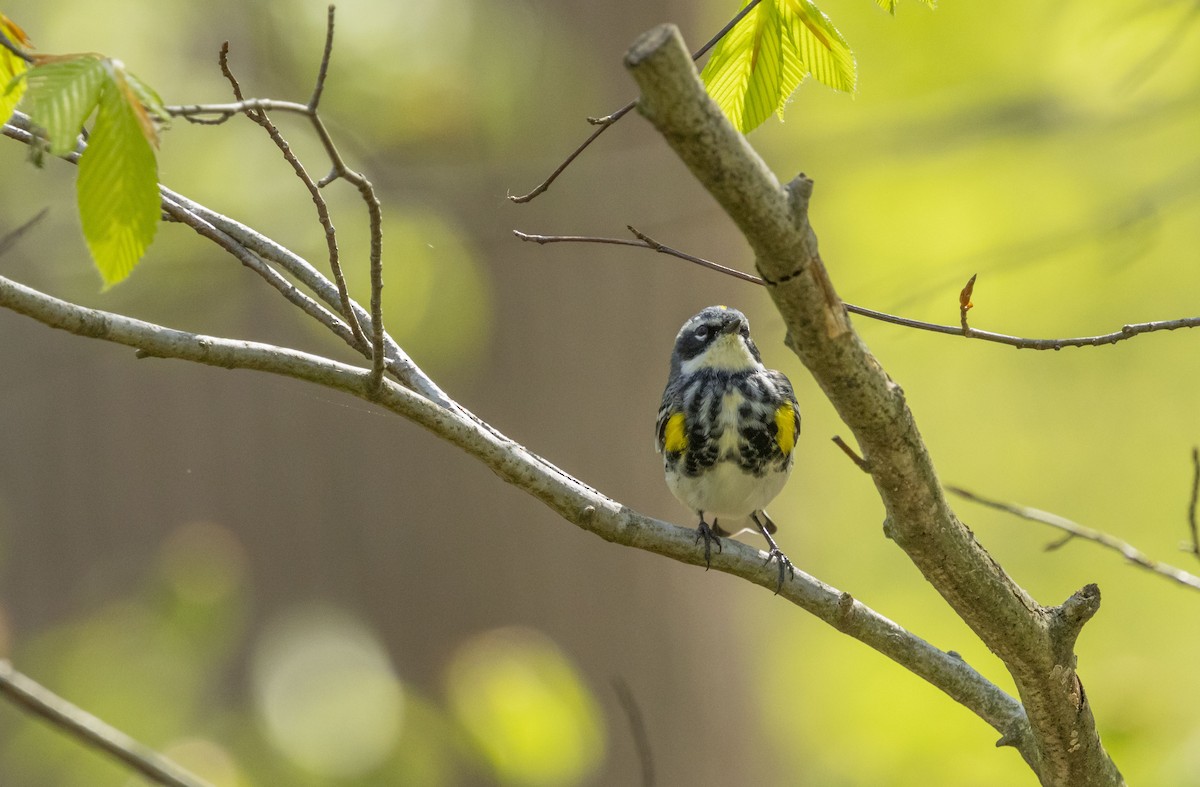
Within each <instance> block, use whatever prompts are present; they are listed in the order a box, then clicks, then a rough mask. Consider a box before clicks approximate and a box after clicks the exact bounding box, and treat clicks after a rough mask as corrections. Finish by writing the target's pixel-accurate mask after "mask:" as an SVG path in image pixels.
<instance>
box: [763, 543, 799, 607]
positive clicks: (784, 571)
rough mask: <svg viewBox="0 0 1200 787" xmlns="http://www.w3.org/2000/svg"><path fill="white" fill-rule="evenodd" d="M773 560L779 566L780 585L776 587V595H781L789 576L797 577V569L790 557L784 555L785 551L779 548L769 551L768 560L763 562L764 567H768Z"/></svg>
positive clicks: (772, 548)
mask: <svg viewBox="0 0 1200 787" xmlns="http://www.w3.org/2000/svg"><path fill="white" fill-rule="evenodd" d="M772 560H774V561H775V562H777V563H778V564H779V583H778V584H777V585H775V595H777V596H778V595H779V591H781V590H783V582H784V580H785V579H786V577H787V576H791V577H792V578H793V579H795V577H796V567H795V566H793V565H792V561H791V560H789V559H788V556H787V555H785V554H783V550H782V549H780V548H779V547H771V548H770V549H769V550H767V559H766V560H764V561H763V565H764V566H765V565H767V564H768V563H770V562H771V561H772Z"/></svg>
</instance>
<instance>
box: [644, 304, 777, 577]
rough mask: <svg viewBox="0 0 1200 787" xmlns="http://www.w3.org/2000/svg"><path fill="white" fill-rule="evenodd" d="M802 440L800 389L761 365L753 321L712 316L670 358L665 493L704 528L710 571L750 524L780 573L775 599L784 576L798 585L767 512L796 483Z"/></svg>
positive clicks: (679, 341)
mask: <svg viewBox="0 0 1200 787" xmlns="http://www.w3.org/2000/svg"><path fill="white" fill-rule="evenodd" d="M799 435H800V406H799V404H798V403H797V401H796V394H795V391H794V390H793V388H792V383H791V381H790V380H788V378H787V376H786V375H785V374H783V373H782V372H779V371H776V370H774V369H768V368H767V367H766V366H764V365H763V362H762V356H761V354H760V353H759V351H758V347H757V346H755V344H754V340H753V339H751V338H750V322H749V320H747V319H746V315H745V314H743V313H742V312H740V311H738V310H737V309H732V308H729V307H726V306H709V307H708V308H705V309H703V310H702V311H700V312H699V313H698V314H696V315H695V316H693V317H692V318H691V319H689V320H688V321H687V322H685V323H684V324H683V327H682V328H680V329H679V333H678V335H676V337H675V346H674V349H673V350H672V352H671V366H670V372H669V373H668V376H667V385H666V389H665V390H664V391H663V397H662V404H661V405H660V406H659V409H658V421H657V424H656V441H655V446H656V448H657V449H658V452H659V453H660V454H662V457H663V467H664V470H665V472H666V479H667V487H668V488H669V489H670V490H671V492H672V493H673V494H674V495H675V497H676V498H677V499H678V500H679V502H681V503H682V504H683V505H684V506H686V507H687V508H688V509H690V510H691V511H694V512H695V513H696V514H697V515H698V516H699V518H700V523H699V525H698V526H697V528H696V539H695V543H697V544H699V543H700V542H701V541H703V542H704V564H705V566H706V567H711V565H712V547H713V545H714V544H715V545H716V547H717V551H718V552H719V551H721V549H722V547H721V538H722V537H723V536H724V537H729V536H732V535H737V534H738V533H741V532H744V531H746V530H749V529H750V528H747V527H740V528H738V529H736V530H731V529H730V527H736V526H737V525H741V524H743V523H745V522H746V520H747V519H749V520H750V521H751V522H753V523H754V527H755V528H757V530H758V532H759V533H761V534H762V536H763V537H764V538H765V539H766V540H767V544H768V546H769V547H770V549H769V551H768V552H767V560H766V562H767V563H770V562H771V561H772V560H774V561H776V563H777V564H778V566H779V582H778V584H777V585H776V588H775V592H776V594H778V593H779V591H780V590H782V589H783V583H784V579H785V575H787V574H789V573H790V574H791V576H793V577H794V576H795V568H794V567H793V565H792V562H791V560H789V559H788V557H787V556H786V555H785V554H784V553H783V551H782V550H781V549H780V548H779V545H778V544H776V543H775V539H774V538H772V534H773V533H775V532H776V530H777V528H776V526H775V523H774V522H773V521H771V518H770V517H769V516H767V512H766V511H765V510H763V509H764V507H765V506H766V505H767V504H768V503H770V502H771V501H772V500H774V499H775V497H776V496H777V495H778V494H779V492H780V491H781V490H782V489H783V486H784V483H785V482H786V481H787V479H788V476H789V474H790V473H791V470H792V464H793V457H794V454H795V448H796V439H797V438H798V437H799ZM706 515H707V516H711V517H712V524H711V525H710V524H709V523H708V522H707V521H706V519H705V516H706ZM722 521H724V522H725V523H726V525H728V526H730V527H722V526H721V525H720V524H719V522H722Z"/></svg>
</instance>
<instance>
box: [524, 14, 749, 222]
mask: <svg viewBox="0 0 1200 787" xmlns="http://www.w3.org/2000/svg"><path fill="white" fill-rule="evenodd" d="M760 2H762V0H750V2H748V3H746V5H744V6H742V9H741V10H740V11H738V12H737V13H736V14H734V16H733V18H732V19H730V20H729V21H728V22H726V23H725V26H724V27H722V28H721V29H720V30H718V31H717V32H716V35H714V36H713V37H712V38H710V39H709V40H708V43H706V44H705V45H704V46H702V47H700V48H699V49H697V50H696V51H695V52H694V53H692V60H699V59H700V58H702V57H704V54H705V53H706V52H708V50H710V49H712V48H713V47H714V46H716V45H717V42H718V41H720V40H721V39H722V38H724V37H725V35H726V33H728V32H729V31H730V30H732V29H733V28H734V26H735V25H736V24H737V23H738V22H740V21H742V19H743V18H745V16H746V14H748V13H750V12H751V11H753V10H754V7H755V6H756V5H758V4H759V3H760ZM636 104H637V102H636V101H630V102H629V103H628V104H626V105H625V106H623V107H621V108H620V109H618V110H617V111H616V112H613V113H611V114H608V115H605V116H604V117H598V118H588V122H589V123H591V124H592V125H594V126H596V127H597V128H596V130H595V131H593V132H592V133H591V134H590V135H589V136H588V138H587V139H585V140H584V141H583V142H581V143H580V144H579V146H578V147H576V148H575V149H574V150H573V151H571V152H570V154H568V155H567V157H566V158H565V159H564V160H563V162H562V163H561V164H559V165H558V166H557V167H556V168H555V169H554V171H553V172H551V173H550V175H549V176H548V177H547V178H546V179H545V180H543V181H542V182H541V183H539V184H538V185H537V186H536V187H534V189H533V191H530V192H529V193H527V194H522V195H520V196H513V195H512V194H509V195H508V198H509V199H510V200H511V201H513V202H516V203H517V204H521V203H524V202H529V201H530V200H532V199H533V198H534V197H536V196H538V195H539V194H541V193H542V192H544V191H545V190H546V189H548V188H550V184H551V183H553V182H554V181H556V180H558V176H559V175H561V174H563V173H564V172H566V171H567V167H569V166H571V164H572V163H573V162H574V161H575V159H577V158H579V156H580V155H581V154H582V153H583V151H585V150H587V149H588V148H589V147H590V146H591V144H592V143H593V142H595V141H596V140H597V139H599V138H600V135H601V134H603V133H604V132H605V131H607V130H608V128H609V126H612V125H613V124H614V123H616V122H617V121H618V120H620V119H621V118H623V117H625V116H626V115H628V114H629V112H630V110H632V109H633V108H634V106H635V105H636Z"/></svg>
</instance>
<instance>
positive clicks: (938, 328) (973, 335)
mask: <svg viewBox="0 0 1200 787" xmlns="http://www.w3.org/2000/svg"><path fill="white" fill-rule="evenodd" d="M627 229H628V230H629V231H630V232H632V233H633V234H634V236H635V237H636V240H634V239H631V238H601V237H595V236H591V235H533V234H530V233H527V232H521V231H519V230H513V235H515V236H516V237H517V238H519V239H521V240H523V241H529V242H531V243H536V244H538V245H540V246H544V245H546V244H547V243H599V244H608V245H613V246H633V247H634V248H638V249H649V250H651V251H656V252H659V253H660V254H666V255H668V256H671V257H677V258H678V259H681V260H684V261H686V262H690V263H693V264H695V265H699V266H701V267H703V268H708V269H709V270H714V271H717V272H718V273H723V274H725V275H726V276H732V277H733V278H735V279H741V280H742V281H745V282H749V283H751V284H757V285H760V286H766V282H765V281H763V279H762V277H761V276H755V275H754V274H751V273H746V272H745V271H740V270H738V269H737V268H731V267H729V266H728V265H722V264H720V263H718V262H713V261H712V260H706V259H704V258H703V257H697V256H695V255H692V254H688V253H687V252H684V251H680V250H679V249H674V248H671V247H670V246H667V245H665V244H662V243H659V242H658V241H656V240H654V239H653V238H651V237H650V236H649V235H646V234H645V233H644V232H639V231H638V230H636V229H634V228H633V227H627ZM974 280H975V277H974V276H972V277H971V282H972V286H974V284H973V283H974ZM964 292H965V290H964ZM968 297H969V293H968ZM842 307H843V308H844V309H845V310H846V311H848V312H850V313H851V314H857V315H860V316H862V317H869V318H871V319H872V320H879V321H881V322H886V323H891V324H892V325H900V326H903V327H905V328H914V329H916V330H918V331H931V332H933V333H941V334H945V335H948V336H959V337H966V338H967V339H980V340H982V341H985V342H993V343H995V344H1006V345H1008V346H1009V347H1016V348H1017V349H1018V350H1062V349H1064V348H1066V347H1101V346H1104V345H1109V344H1116V343H1117V342H1120V341H1124V340H1126V339H1132V338H1133V337H1134V336H1141V335H1142V334H1144V333H1155V332H1157V331H1175V330H1179V329H1180V328H1200V317H1180V318H1178V319H1174V320H1155V321H1153V322H1141V323H1131V324H1128V325H1123V326H1121V329H1120V330H1117V331H1112V332H1111V333H1103V334H1099V335H1097V336H1076V337H1070V338H1062V339H1030V338H1026V337H1023V336H1009V335H1008V334H1004V333H994V332H992V331H980V330H978V329H976V328H967V327H966V319H967V318H966V311H965V309H963V310H962V311H961V314H960V324H959V325H957V326H954V325H941V324H939V323H936V322H925V321H924V320H914V319H911V318H909V317H901V316H899V315H896V314H888V313H887V312H881V311H877V310H875V309H868V308H867V307H865V306H855V305H854V304H853V303H846V302H845V301H842ZM968 308H969V307H968ZM960 309H962V306H960ZM1197 554H1200V552H1198V553H1197Z"/></svg>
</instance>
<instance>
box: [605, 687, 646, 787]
mask: <svg viewBox="0 0 1200 787" xmlns="http://www.w3.org/2000/svg"><path fill="white" fill-rule="evenodd" d="M612 687H613V691H614V692H616V695H617V700H618V701H619V702H620V703H621V710H623V711H625V718H626V720H627V721H628V722H629V733H630V734H631V735H632V736H633V745H634V746H635V747H637V753H638V762H640V763H641V766H642V787H654V754H653V753H652V752H651V751H650V736H649V735H647V734H646V723H645V721H643V719H642V711H641V708H639V707H638V704H637V698H636V697H634V696H633V690H632V689H630V688H629V684H628V683H626V682H625V681H624V680H623V679H622V678H613V681H612Z"/></svg>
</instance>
